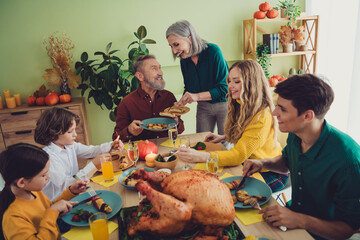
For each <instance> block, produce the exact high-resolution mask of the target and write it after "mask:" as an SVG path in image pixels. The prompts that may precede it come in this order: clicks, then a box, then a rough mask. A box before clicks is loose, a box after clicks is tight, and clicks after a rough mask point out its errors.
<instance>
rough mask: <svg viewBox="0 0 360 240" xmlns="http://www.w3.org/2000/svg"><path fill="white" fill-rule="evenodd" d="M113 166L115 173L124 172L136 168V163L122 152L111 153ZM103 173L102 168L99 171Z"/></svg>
mask: <svg viewBox="0 0 360 240" xmlns="http://www.w3.org/2000/svg"><path fill="white" fill-rule="evenodd" d="M110 154H111V158H112V164H113V170H114V172H119V171H124V170H126V169H129V168H131V167H132V166H134V162H133V161H131V160H130V159H129V157H128V156H126V155H123V154H121V153H120V152H111V153H110ZM98 171H99V172H102V170H101V168H100V169H98Z"/></svg>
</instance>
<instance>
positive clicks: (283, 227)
mask: <svg viewBox="0 0 360 240" xmlns="http://www.w3.org/2000/svg"><path fill="white" fill-rule="evenodd" d="M250 205H251V206H252V207H253V208H257V209H259V210H261V207H260V205H259V203H258V201H257V200H256V199H255V198H251V199H250ZM279 229H280V230H281V231H283V232H286V230H287V227H285V226H279Z"/></svg>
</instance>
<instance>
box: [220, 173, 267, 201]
mask: <svg viewBox="0 0 360 240" xmlns="http://www.w3.org/2000/svg"><path fill="white" fill-rule="evenodd" d="M238 179H242V177H241V176H234V177H228V178H224V179H222V180H221V181H223V182H224V183H229V182H232V181H235V180H238ZM239 190H244V191H246V192H247V193H248V194H249V195H250V196H265V197H266V200H265V201H259V205H260V206H261V205H263V204H265V203H267V202H268V201H269V200H270V197H271V193H272V191H271V188H270V187H269V186H268V185H267V184H266V183H264V182H262V181H260V180H258V179H256V178H252V177H247V178H246V179H245V187H244V188H241V189H239ZM230 192H231V194H232V195H235V190H231V191H230ZM234 206H235V207H237V208H252V207H251V205H246V206H244V204H243V203H242V202H237V203H236V204H235V205H234Z"/></svg>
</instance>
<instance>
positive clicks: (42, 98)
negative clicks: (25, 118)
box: [36, 97, 45, 106]
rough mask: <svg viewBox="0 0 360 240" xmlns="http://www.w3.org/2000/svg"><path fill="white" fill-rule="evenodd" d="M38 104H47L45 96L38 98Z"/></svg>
mask: <svg viewBox="0 0 360 240" xmlns="http://www.w3.org/2000/svg"><path fill="white" fill-rule="evenodd" d="M36 105H38V106H44V105H45V98H44V97H38V98H37V99H36Z"/></svg>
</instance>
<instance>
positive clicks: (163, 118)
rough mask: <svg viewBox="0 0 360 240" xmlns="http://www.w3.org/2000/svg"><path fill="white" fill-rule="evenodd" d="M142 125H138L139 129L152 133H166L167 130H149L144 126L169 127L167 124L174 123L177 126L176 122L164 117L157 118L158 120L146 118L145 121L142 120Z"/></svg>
mask: <svg viewBox="0 0 360 240" xmlns="http://www.w3.org/2000/svg"><path fill="white" fill-rule="evenodd" d="M142 122H143V124H142V125H140V127H142V128H144V129H146V130H149V131H153V132H162V131H167V130H168V128H164V129H150V128H148V127H146V124H150V123H160V124H163V123H165V124H166V125H168V126H169V124H171V123H175V124H178V122H177V121H176V120H174V119H172V118H166V117H158V118H148V119H145V120H142Z"/></svg>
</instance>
